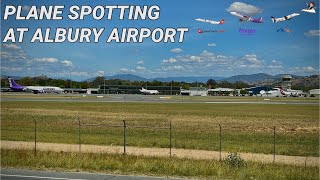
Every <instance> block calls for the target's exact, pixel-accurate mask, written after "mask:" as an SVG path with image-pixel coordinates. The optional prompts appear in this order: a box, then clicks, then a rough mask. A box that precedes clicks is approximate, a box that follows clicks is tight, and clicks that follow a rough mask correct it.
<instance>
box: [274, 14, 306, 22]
mask: <svg viewBox="0 0 320 180" xmlns="http://www.w3.org/2000/svg"><path fill="white" fill-rule="evenodd" d="M299 15H300V14H298V13H293V14H290V15H288V16H284V17H281V18H275V17H273V16H271V20H272V22H273V23H277V22H282V21H285V20H290V19H292V18H294V17H296V16H299Z"/></svg>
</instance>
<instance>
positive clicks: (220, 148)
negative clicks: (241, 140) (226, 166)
mask: <svg viewBox="0 0 320 180" xmlns="http://www.w3.org/2000/svg"><path fill="white" fill-rule="evenodd" d="M221 150H222V147H221V125H220V124H219V161H221V160H222V158H221Z"/></svg>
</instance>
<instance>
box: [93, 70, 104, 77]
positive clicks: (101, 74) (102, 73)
mask: <svg viewBox="0 0 320 180" xmlns="http://www.w3.org/2000/svg"><path fill="white" fill-rule="evenodd" d="M95 76H104V71H102V70H100V71H97V72H96V73H95Z"/></svg>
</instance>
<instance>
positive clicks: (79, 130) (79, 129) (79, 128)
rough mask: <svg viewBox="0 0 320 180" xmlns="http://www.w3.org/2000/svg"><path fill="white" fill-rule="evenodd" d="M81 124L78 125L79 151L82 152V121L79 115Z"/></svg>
mask: <svg viewBox="0 0 320 180" xmlns="http://www.w3.org/2000/svg"><path fill="white" fill-rule="evenodd" d="M77 120H78V123H79V126H78V144H79V152H81V122H80V119H79V117H77Z"/></svg>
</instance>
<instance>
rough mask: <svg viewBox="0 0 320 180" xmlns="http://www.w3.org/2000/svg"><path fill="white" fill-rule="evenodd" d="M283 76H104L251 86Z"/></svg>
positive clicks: (91, 79)
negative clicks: (222, 82) (209, 81)
mask: <svg viewBox="0 0 320 180" xmlns="http://www.w3.org/2000/svg"><path fill="white" fill-rule="evenodd" d="M282 76H284V74H278V75H275V76H273V75H269V74H265V73H258V74H251V75H236V76H231V77H228V78H226V77H219V76H216V77H215V76H203V77H197V76H188V77H159V78H149V79H148V78H144V77H141V76H137V75H133V74H118V75H114V76H105V78H106V79H121V80H129V81H154V80H156V81H162V82H170V81H177V82H188V83H190V82H202V83H206V82H207V81H208V79H214V80H215V81H218V82H220V81H228V82H231V83H234V82H235V81H243V82H245V83H248V84H253V83H255V82H258V81H270V82H271V81H275V80H278V79H280V78H281V77H282ZM291 76H292V77H293V78H300V77H304V76H296V75H291ZM93 80H94V78H90V79H87V80H86V81H93Z"/></svg>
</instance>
